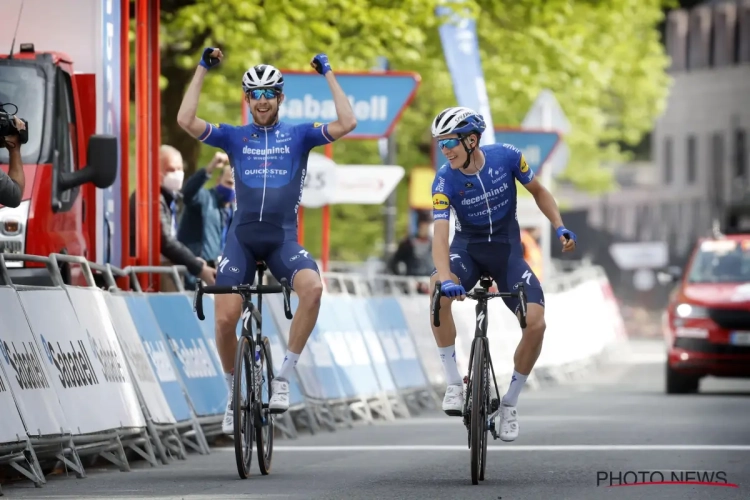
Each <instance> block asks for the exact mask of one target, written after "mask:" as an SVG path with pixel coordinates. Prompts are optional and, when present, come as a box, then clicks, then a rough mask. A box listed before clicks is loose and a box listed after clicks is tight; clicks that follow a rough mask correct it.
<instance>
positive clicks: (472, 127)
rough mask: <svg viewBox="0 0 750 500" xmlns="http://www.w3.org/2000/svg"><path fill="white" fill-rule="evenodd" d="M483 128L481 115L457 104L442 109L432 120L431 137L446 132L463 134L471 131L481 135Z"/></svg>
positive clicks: (484, 126)
mask: <svg viewBox="0 0 750 500" xmlns="http://www.w3.org/2000/svg"><path fill="white" fill-rule="evenodd" d="M485 128H486V125H485V123H484V118H482V115H480V114H479V113H477V112H476V111H474V110H473V109H471V108H465V107H462V106H457V107H453V108H447V109H444V110H443V111H441V112H440V113H438V115H437V116H436V117H435V119H434V120H432V137H440V136H441V135H447V134H458V135H460V136H464V135H467V134H470V133H472V132H476V133H478V134H480V135H481V134H483V133H484V129H485Z"/></svg>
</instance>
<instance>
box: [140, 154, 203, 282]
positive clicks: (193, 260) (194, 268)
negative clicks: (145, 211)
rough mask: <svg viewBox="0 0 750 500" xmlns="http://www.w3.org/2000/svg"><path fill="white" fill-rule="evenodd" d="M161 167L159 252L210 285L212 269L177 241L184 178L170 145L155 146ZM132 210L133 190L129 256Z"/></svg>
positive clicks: (177, 156)
mask: <svg viewBox="0 0 750 500" xmlns="http://www.w3.org/2000/svg"><path fill="white" fill-rule="evenodd" d="M159 166H160V169H161V196H160V197H159V212H160V217H159V219H160V222H161V255H162V257H163V258H164V259H165V260H167V261H168V262H164V263H163V264H167V265H176V266H180V265H181V266H185V267H186V268H187V270H188V272H189V273H190V274H192V275H193V276H195V277H196V278H199V279H201V280H203V281H205V282H206V283H208V284H209V285H213V284H214V281H215V278H216V269H213V268H211V267H210V266H209V265H208V264H207V263H206V261H205V260H203V259H201V258H200V257H196V256H195V254H193V252H191V251H190V249H189V248H188V247H186V246H185V245H183V244H182V243H180V242H179V241H178V240H177V198H178V196H179V192H180V189H181V188H182V181H183V178H184V175H185V174H184V171H183V162H182V155H181V154H180V152H179V151H178V150H177V149H175V148H173V147H172V146H167V145H163V146H162V147H161V148H160V149H159ZM136 219H137V217H136V211H135V192H133V194H132V195H130V255H131V256H135V241H136V240H135V238H136V234H138V232H137V231H138V230H137V221H136Z"/></svg>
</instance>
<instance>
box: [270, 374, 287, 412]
mask: <svg viewBox="0 0 750 500" xmlns="http://www.w3.org/2000/svg"><path fill="white" fill-rule="evenodd" d="M268 409H269V410H271V413H284V412H285V411H287V410H288V409H289V382H287V381H286V380H281V379H278V378H275V379H273V380H272V381H271V399H270V401H268Z"/></svg>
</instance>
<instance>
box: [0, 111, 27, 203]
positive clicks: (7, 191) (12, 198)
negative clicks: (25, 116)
mask: <svg viewBox="0 0 750 500" xmlns="http://www.w3.org/2000/svg"><path fill="white" fill-rule="evenodd" d="M14 119H15V122H16V128H17V129H18V130H23V129H24V128H25V127H26V125H25V124H24V123H23V122H22V121H21V120H19V119H18V118H17V117H14ZM0 148H5V149H7V150H8V173H7V174H6V173H5V172H4V171H3V170H0V205H5V206H6V207H11V208H16V207H18V206H19V205H20V204H21V201H22V200H23V191H24V187H25V186H26V178H25V177H24V174H23V160H22V158H21V140H20V138H19V137H18V135H14V136H10V137H0Z"/></svg>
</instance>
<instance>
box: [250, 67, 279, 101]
mask: <svg viewBox="0 0 750 500" xmlns="http://www.w3.org/2000/svg"><path fill="white" fill-rule="evenodd" d="M268 88H274V89H277V90H284V75H282V74H281V71H279V70H278V69H277V68H275V67H273V66H271V65H270V64H258V65H257V66H253V67H252V68H249V69H248V70H247V71H246V72H245V74H244V75H243V76H242V90H244V91H245V93H246V94H247V93H248V92H250V91H251V90H254V89H268Z"/></svg>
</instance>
